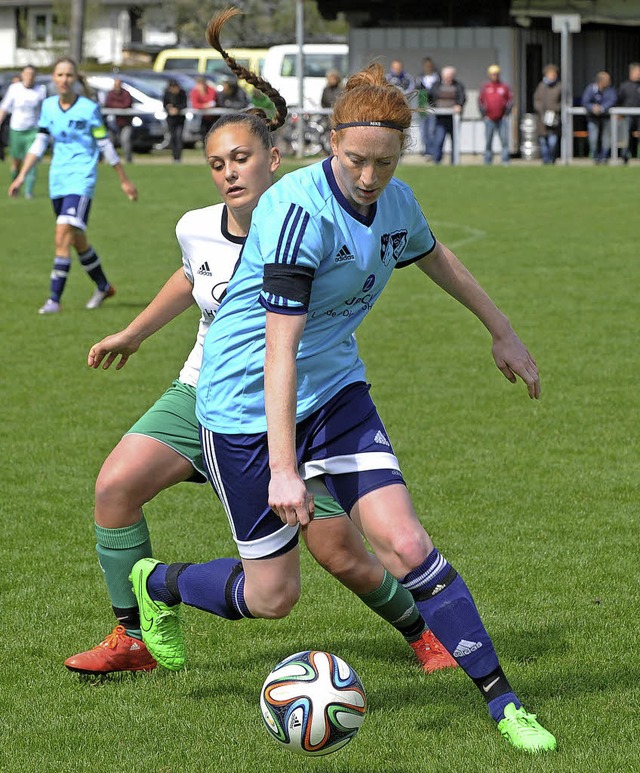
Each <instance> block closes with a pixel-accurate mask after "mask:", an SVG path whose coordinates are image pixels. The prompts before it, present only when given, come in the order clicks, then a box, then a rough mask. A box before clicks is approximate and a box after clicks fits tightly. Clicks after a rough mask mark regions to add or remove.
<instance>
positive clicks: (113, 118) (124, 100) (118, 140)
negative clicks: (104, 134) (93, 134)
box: [104, 78, 133, 164]
mask: <svg viewBox="0 0 640 773" xmlns="http://www.w3.org/2000/svg"><path fill="white" fill-rule="evenodd" d="M104 106H105V107H108V108H111V109H113V110H131V108H132V107H133V98H132V96H131V94H129V92H128V91H126V90H125V89H123V88H122V81H121V80H120V78H115V79H114V81H113V88H112V89H111V91H110V92H109V93H108V94H107V96H106V97H105V100H104ZM132 121H133V116H132V115H110V116H108V117H107V125H108V127H109V133H110V134H111V140H112V142H113V144H114V145H116V146H118V145H120V147H121V148H122V152H123V153H124V157H125V159H126V160H127V163H128V164H130V163H131V162H132V161H133V154H132V151H131V141H132V133H133V127H132V125H131V122H132Z"/></svg>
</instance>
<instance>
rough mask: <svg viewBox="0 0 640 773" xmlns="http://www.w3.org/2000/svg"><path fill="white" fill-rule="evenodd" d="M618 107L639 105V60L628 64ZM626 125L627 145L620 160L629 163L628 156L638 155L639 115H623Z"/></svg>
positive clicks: (635, 156) (619, 91) (619, 92)
mask: <svg viewBox="0 0 640 773" xmlns="http://www.w3.org/2000/svg"><path fill="white" fill-rule="evenodd" d="M618 106H619V107H640V62H631V64H630V65H629V79H628V80H626V81H624V83H622V84H621V85H620V88H619V89H618ZM625 123H626V125H627V137H628V139H627V147H626V148H625V149H624V150H623V151H622V160H623V161H624V163H625V164H628V163H629V159H630V158H637V157H638V130H639V129H640V116H639V115H627V116H625Z"/></svg>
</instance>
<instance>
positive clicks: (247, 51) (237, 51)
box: [153, 48, 267, 75]
mask: <svg viewBox="0 0 640 773" xmlns="http://www.w3.org/2000/svg"><path fill="white" fill-rule="evenodd" d="M228 51H229V53H230V54H231V56H232V57H233V58H234V59H235V60H236V62H238V64H241V65H242V66H243V67H246V68H247V69H248V70H251V71H252V72H254V73H256V75H260V74H261V72H262V64H263V62H264V57H265V55H266V53H267V49H266V48H229V49H228ZM153 69H154V70H158V71H160V72H164V71H165V70H188V71H191V72H195V71H197V72H202V73H207V72H223V73H225V74H228V73H230V70H229V68H228V67H227V65H226V62H225V61H224V59H223V58H222V56H220V54H219V53H218V52H217V51H214V50H213V49H212V48H166V49H165V50H164V51H161V52H160V53H159V54H158V56H157V57H156V61H155V62H154V64H153Z"/></svg>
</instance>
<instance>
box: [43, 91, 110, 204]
mask: <svg viewBox="0 0 640 773" xmlns="http://www.w3.org/2000/svg"><path fill="white" fill-rule="evenodd" d="M38 129H39V130H40V131H44V132H45V133H47V134H49V136H50V137H51V138H52V139H53V142H54V145H53V157H52V159H51V166H50V168H49V195H50V196H51V198H52V199H57V198H59V197H61V196H66V195H68V194H76V195H78V196H90V197H91V196H93V191H94V189H95V185H96V176H97V168H98V159H99V156H100V153H99V150H98V145H97V143H96V140H98V139H102V138H103V137H106V136H107V130H106V127H105V125H104V121H103V120H102V115H101V113H100V107H99V105H97V104H96V103H95V102H92V101H91V100H90V99H87V98H86V97H78V98H77V99H76V101H75V102H74V103H73V105H71V107H69V108H68V109H67V110H63V109H62V108H61V107H60V102H59V98H58V97H57V96H55V97H48V98H47V99H45V101H44V102H43V103H42V112H41V113H40V121H39V123H38Z"/></svg>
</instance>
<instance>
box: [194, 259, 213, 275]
mask: <svg viewBox="0 0 640 773" xmlns="http://www.w3.org/2000/svg"><path fill="white" fill-rule="evenodd" d="M196 273H197V274H199V275H200V276H213V274H212V273H211V270H210V269H209V264H208V263H207V261H206V260H205V262H204V263H203V264H202V265H201V266H200V268H199V269H198V270H197V272H196Z"/></svg>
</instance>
